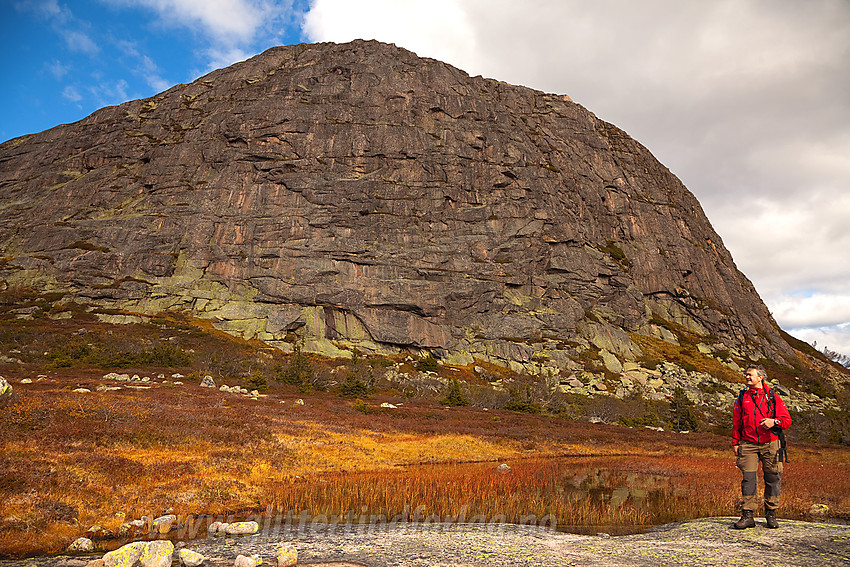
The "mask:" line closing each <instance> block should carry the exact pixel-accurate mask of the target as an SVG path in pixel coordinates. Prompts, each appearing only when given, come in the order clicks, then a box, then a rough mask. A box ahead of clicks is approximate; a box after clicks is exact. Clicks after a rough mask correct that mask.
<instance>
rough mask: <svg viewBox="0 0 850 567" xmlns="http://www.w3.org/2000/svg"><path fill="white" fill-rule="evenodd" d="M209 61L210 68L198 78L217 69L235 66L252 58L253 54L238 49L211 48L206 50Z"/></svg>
mask: <svg viewBox="0 0 850 567" xmlns="http://www.w3.org/2000/svg"><path fill="white" fill-rule="evenodd" d="M206 55H207V60H208V61H209V62H210V64H209V67H208V68H207V69H206V70H205V71H203V72H202V73H198V76H200V75H202V74H205V73H209V72H210V71H213V70H215V69H220V68H222V67H227V66H229V65H233V64H234V63H236V62H237V61H244V60H245V59H248V58H249V57H251V55H252V54H251V53H249V52H247V51H245V50H243V49H240V48H238V47H231V48H227V49H222V48H221V47H211V48H210V49H208V50H206Z"/></svg>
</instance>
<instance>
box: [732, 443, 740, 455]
mask: <svg viewBox="0 0 850 567" xmlns="http://www.w3.org/2000/svg"><path fill="white" fill-rule="evenodd" d="M738 449H739V447H738V446H737V445H732V450H733V451H735V456H736V457H737V456H738Z"/></svg>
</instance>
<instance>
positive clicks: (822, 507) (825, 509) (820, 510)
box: [809, 504, 829, 516]
mask: <svg viewBox="0 0 850 567" xmlns="http://www.w3.org/2000/svg"><path fill="white" fill-rule="evenodd" d="M828 513H829V506H827V505H826V504H812V507H811V508H809V514H811V515H812V516H826V515H827V514H828Z"/></svg>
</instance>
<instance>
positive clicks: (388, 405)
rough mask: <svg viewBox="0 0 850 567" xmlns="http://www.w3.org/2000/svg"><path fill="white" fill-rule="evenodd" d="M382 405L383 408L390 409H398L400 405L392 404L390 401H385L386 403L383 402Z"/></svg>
mask: <svg viewBox="0 0 850 567" xmlns="http://www.w3.org/2000/svg"><path fill="white" fill-rule="evenodd" d="M381 407H382V408H389V409H398V406H395V405H393V404H390V403H388V402H384V403H382V404H381Z"/></svg>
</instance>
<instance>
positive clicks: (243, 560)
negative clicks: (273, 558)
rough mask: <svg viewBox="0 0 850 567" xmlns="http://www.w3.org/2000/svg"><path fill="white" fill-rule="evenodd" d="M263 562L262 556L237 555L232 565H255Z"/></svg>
mask: <svg viewBox="0 0 850 567" xmlns="http://www.w3.org/2000/svg"><path fill="white" fill-rule="evenodd" d="M262 564H263V558H262V557H260V556H259V555H250V556H247V557H246V556H245V555H237V556H236V561H235V562H234V563H233V567H257V565H262Z"/></svg>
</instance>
